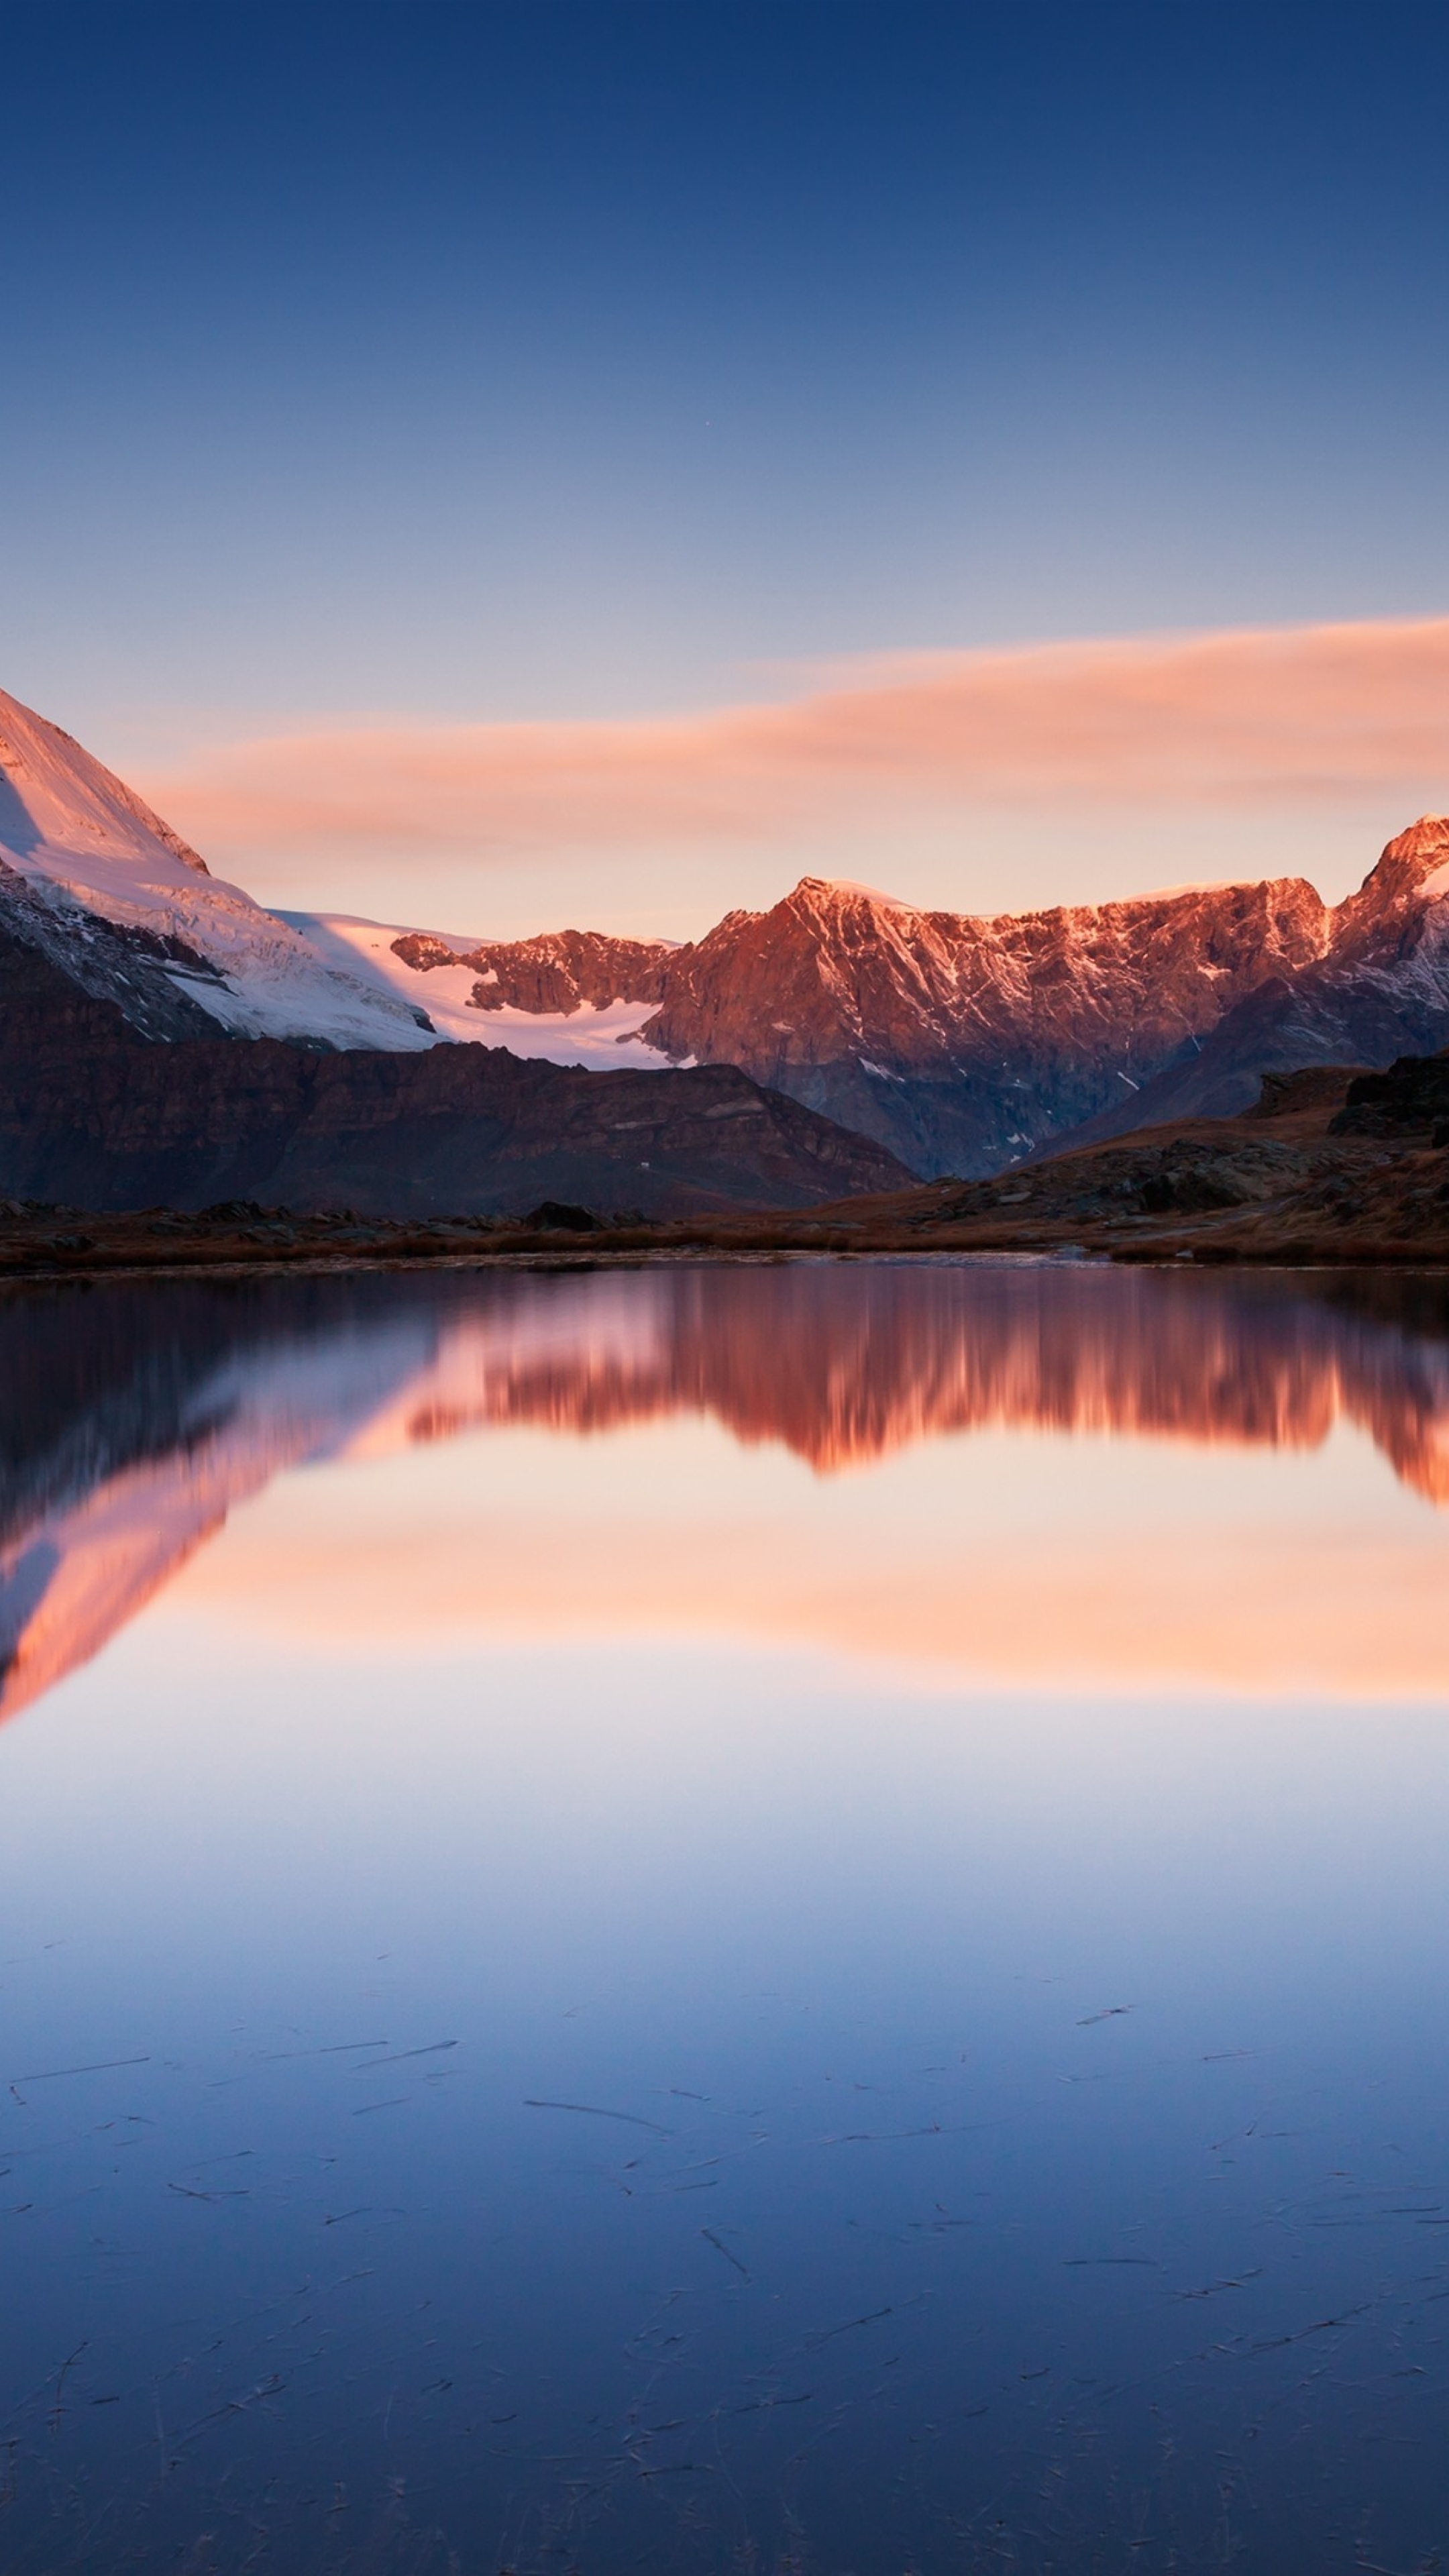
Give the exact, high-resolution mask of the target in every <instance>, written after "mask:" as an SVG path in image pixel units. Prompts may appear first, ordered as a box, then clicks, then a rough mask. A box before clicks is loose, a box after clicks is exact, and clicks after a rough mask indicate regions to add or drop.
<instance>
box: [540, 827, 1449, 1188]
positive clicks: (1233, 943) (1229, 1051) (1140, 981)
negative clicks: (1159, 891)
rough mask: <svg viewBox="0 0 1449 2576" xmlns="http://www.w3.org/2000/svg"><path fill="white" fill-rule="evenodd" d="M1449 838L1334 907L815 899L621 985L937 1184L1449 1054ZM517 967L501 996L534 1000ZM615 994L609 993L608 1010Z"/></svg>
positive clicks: (1260, 891) (1200, 897)
mask: <svg viewBox="0 0 1449 2576" xmlns="http://www.w3.org/2000/svg"><path fill="white" fill-rule="evenodd" d="M1446 898H1449V821H1446V820H1444V819H1442V818H1436V817H1433V816H1428V817H1425V818H1424V820H1422V821H1421V822H1419V823H1416V824H1414V825H1413V826H1412V827H1411V829H1410V830H1409V831H1407V832H1404V833H1401V834H1400V835H1399V837H1398V839H1397V840H1394V841H1391V842H1390V843H1389V845H1388V848H1387V849H1386V850H1385V851H1384V853H1383V856H1382V857H1381V858H1380V860H1379V862H1378V865H1377V866H1376V867H1375V868H1374V870H1373V872H1372V874H1371V875H1370V876H1369V877H1368V879H1367V880H1366V882H1365V884H1364V885H1363V887H1362V888H1361V889H1360V891H1359V892H1358V893H1357V894H1355V895H1352V896H1350V897H1349V899H1348V900H1347V902H1345V903H1342V904H1340V905H1338V906H1337V907H1336V908H1332V909H1331V908H1330V907H1329V906H1328V905H1326V904H1325V903H1324V902H1323V901H1322V899H1321V898H1320V896H1319V895H1318V894H1317V893H1316V892H1315V891H1314V889H1313V887H1312V886H1310V885H1308V884H1306V883H1305V882H1304V881H1303V880H1302V879H1301V878H1282V879H1274V880H1270V881H1268V882H1266V883H1260V884H1248V885H1237V886H1210V887H1200V888H1193V889H1190V890H1188V891H1186V892H1183V893H1180V894H1171V895H1154V896H1146V897H1142V898H1140V899H1137V900H1135V901H1129V902H1122V903H1111V904H1101V905H1096V906H1072V907H1062V908H1059V909H1057V910H1054V911H1047V912H1037V913H1026V914H1020V915H1006V916H1002V917H999V918H997V919H995V920H980V919H976V918H974V917H973V916H971V915H968V914H959V913H943V912H920V911H916V910H913V909H912V908H911V906H909V905H907V904H898V903H893V902H891V901H889V900H888V899H887V898H885V897H884V896H880V895H874V894H871V893H869V892H867V891H866V890H865V889H864V888H861V887H857V886H846V885H836V884H832V883H829V882H827V881H826V880H824V879H821V878H818V877H807V878H805V879H804V880H803V881H802V883H801V884H800V885H798V886H797V887H796V889H795V891H794V893H793V894H791V895H789V896H788V897H787V898H786V899H785V901H784V902H783V903H779V904H777V905H775V907H774V909H773V910H772V911H770V912H766V913H751V912H733V913H729V914H727V915H726V917H725V919H724V920H723V921H722V922H720V923H719V924H718V926H717V928H715V929H714V930H712V931H711V932H710V933H709V934H708V936H707V937H706V938H704V939H702V940H699V941H698V942H696V943H694V944H693V945H692V946H687V947H683V948H679V949H676V950H675V951H673V952H672V953H666V954H665V955H664V956H663V957H662V958H660V957H658V956H651V957H650V960H649V964H648V968H647V978H648V980H647V982H646V979H645V974H644V972H643V971H640V970H635V980H634V982H633V983H632V985H631V984H630V982H629V980H628V978H629V973H630V969H629V966H628V962H627V961H626V960H624V959H622V958H620V959H618V960H616V961H615V962H614V964H613V965H612V967H611V968H606V969H605V970H604V974H603V982H605V983H607V982H609V981H610V980H611V977H612V982H613V989H614V991H615V992H616V993H618V994H620V995H622V994H624V993H626V992H628V993H630V994H631V995H632V996H633V997H636V998H645V997H647V994H648V992H649V991H650V990H651V989H654V988H655V985H656V979H657V988H658V989H659V990H660V991H661V995H662V998H661V1001H660V1007H659V1009H658V1010H657V1011H656V1012H655V1013H654V1015H653V1017H652V1018H651V1019H649V1020H648V1021H646V1022H645V1024H644V1026H643V1027H642V1028H641V1029H640V1031H639V1036H640V1039H641V1040H642V1041H644V1042H646V1043H647V1044H649V1045H651V1046H655V1047H658V1048H659V1049H660V1050H661V1051H662V1052H663V1053H664V1054H665V1055H667V1056H668V1057H669V1058H670V1059H671V1060H672V1061H674V1062H681V1061H694V1062H697V1063H704V1064H715V1063H730V1064H738V1065H741V1066H743V1067H744V1069H745V1070H746V1071H747V1072H749V1073H750V1074H752V1075H753V1076H754V1078H755V1080H756V1081H759V1082H764V1083H768V1084H770V1085H772V1086H774V1087H775V1088H777V1089H779V1090H782V1091H786V1092H788V1093H790V1094H791V1095H792V1096H793V1097H794V1098H795V1099H797V1100H801V1101H805V1102H807V1103H808V1104H809V1105H810V1106H811V1107H812V1108H816V1109H819V1110H821V1111H823V1112H824V1113H825V1114H826V1115H828V1116H829V1117H832V1118H835V1119H838V1120H839V1121H840V1122H841V1123H842V1124H844V1125H847V1126H851V1127H854V1128H856V1129H858V1130H859V1131H860V1132H861V1133H862V1134H863V1135H868V1136H874V1137H876V1138H878V1139H879V1140H880V1141H881V1142H882V1143H883V1144H887V1145H889V1147H890V1148H891V1150H892V1151H893V1152H894V1153H896V1154H898V1155H899V1156H900V1157H901V1159H902V1160H903V1161H904V1162H906V1163H908V1164H909V1165H910V1167H911V1169H912V1170H913V1171H916V1172H918V1173H920V1174H922V1175H923V1176H926V1177H931V1176H934V1175H936V1174H938V1173H947V1172H953V1173H960V1174H961V1175H963V1176H965V1177H968V1178H969V1177H974V1176H979V1175H983V1174H987V1173H990V1172H993V1171H1000V1170H1002V1169H1004V1168H1006V1167H1007V1166H1009V1165H1011V1164H1014V1163H1019V1162H1022V1161H1025V1160H1027V1159H1029V1158H1030V1157H1031V1156H1032V1155H1033V1154H1037V1153H1041V1152H1043V1151H1045V1150H1048V1149H1053V1148H1055V1147H1056V1146H1058V1145H1060V1144H1062V1143H1064V1142H1066V1141H1068V1140H1071V1141H1073V1142H1075V1141H1078V1140H1079V1139H1090V1138H1093V1137H1100V1136H1111V1135H1122V1134H1127V1133H1129V1132H1130V1131H1131V1130H1132V1129H1133V1128H1135V1127H1138V1126H1142V1125H1144V1124H1147V1123H1149V1122H1150V1121H1153V1120H1155V1119H1160V1118H1167V1117H1174V1118H1176V1117H1184V1116H1222V1115H1228V1114H1231V1113H1233V1112H1235V1111H1237V1110H1239V1109H1243V1108H1246V1107H1247V1106H1248V1105H1249V1104H1250V1103H1251V1101H1252V1100H1253V1099H1254V1097H1255V1095H1256V1092H1257V1089H1258V1086H1259V1083H1260V1081H1261V1078H1262V1075H1263V1074H1264V1072H1265V1071H1269V1070H1273V1069H1279V1070H1287V1069H1291V1068H1294V1067H1297V1066H1301V1065H1307V1064H1324V1063H1338V1062H1345V1061H1346V1062H1357V1063H1362V1064H1387V1063H1388V1062H1390V1061H1391V1060H1392V1058H1393V1057H1395V1056H1396V1055H1400V1054H1404V1053H1408V1052H1424V1051H1431V1050H1432V1049H1434V1048H1435V1047H1438V1046H1441V1045H1443V1044H1444V1042H1445V1040H1446V1038H1449V899H1446ZM543 944H544V943H537V942H527V943H521V944H520V950H519V952H518V954H519V964H518V967H517V969H516V970H515V969H512V968H510V966H509V964H508V960H509V958H510V956H511V955H512V954H513V953H514V952H511V951H509V950H507V949H505V948H501V947H500V948H496V949H494V950H492V951H490V954H491V955H492V957H493V958H494V960H495V971H496V972H497V973H498V974H499V976H500V979H501V978H503V977H504V976H505V975H507V974H511V973H515V972H516V974H517V977H518V981H517V982H516V983H514V984H511V985H510V989H513V990H518V991H520V992H522V991H523V990H524V989H525V966H524V959H523V954H522V952H523V951H524V950H532V949H534V948H536V947H539V946H541V945H543ZM599 989H601V990H602V984H601V986H600V988H599Z"/></svg>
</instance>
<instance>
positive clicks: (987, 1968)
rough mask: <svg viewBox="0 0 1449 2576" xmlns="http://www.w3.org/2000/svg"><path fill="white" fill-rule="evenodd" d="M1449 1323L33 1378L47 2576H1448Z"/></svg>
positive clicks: (566, 1343) (834, 1329)
mask: <svg viewBox="0 0 1449 2576" xmlns="http://www.w3.org/2000/svg"><path fill="white" fill-rule="evenodd" d="M1446 1319H1449V1300H1446V1298H1445V1296H1444V1293H1443V1291H1442V1290H1441V1289H1440V1288H1438V1287H1436V1286H1435V1284H1434V1283H1432V1282H1429V1281H1419V1282H1414V1281H1406V1282H1403V1283H1400V1284H1399V1285H1398V1286H1395V1285H1394V1284H1393V1283H1389V1284H1387V1285H1385V1284H1383V1283H1379V1284H1375V1283H1373V1282H1369V1281H1353V1280H1340V1281H1334V1280H1332V1279H1329V1278H1326V1277H1318V1278H1313V1279H1307V1278H1305V1279H1299V1280H1296V1281H1295V1280H1293V1279H1283V1280H1277V1281H1274V1280H1266V1279H1265V1280H1260V1281H1244V1282H1240V1283H1238V1282H1232V1281H1222V1280H1218V1281H1212V1280H1208V1281H1204V1280H1195V1279H1192V1278H1179V1277H1176V1276H1172V1275H1162V1274H1143V1275H1138V1276H1120V1275H1115V1274H1103V1273H1098V1272H1094V1271H1090V1270H1085V1269H1079V1270H1073V1269H1056V1270H1048V1269H1041V1268H1028V1267H1025V1266H1016V1265H987V1266H977V1267H974V1268H971V1267H964V1266H960V1265H938V1264H921V1265H891V1264H880V1265H871V1266H862V1267H860V1268H857V1269H850V1270H846V1269H831V1268H829V1267H825V1266H817V1265H798V1266H797V1265H789V1266H786V1267H768V1268H766V1267H761V1268H758V1269H743V1270H734V1271H731V1270H725V1269H720V1270H714V1271H709V1270H696V1271H688V1270H681V1271H679V1272H676V1273H671V1274H667V1275H666V1274H660V1273H656V1272H642V1273H635V1274H625V1275H619V1274H598V1275H593V1276H591V1275H578V1276H537V1277H532V1278H513V1279H505V1278H502V1277H499V1276H497V1275H489V1274H483V1275H477V1276H470V1275H468V1274H463V1273H459V1274H452V1275H450V1276H446V1277H442V1278H433V1279H431V1280H427V1281H420V1280H412V1281H410V1280H404V1279H396V1280H393V1279H388V1278H385V1277H373V1278H360V1279H353V1280H339V1281H331V1282H326V1281H314V1282H310V1283H308V1282H292V1283H286V1282H278V1283H273V1284H270V1285H254V1286H243V1285H233V1286H231V1287H222V1286H213V1287H210V1288H206V1287H202V1286H193V1287H189V1288H188V1287H183V1286H177V1287H174V1288H167V1287H163V1286H156V1285H153V1286H152V1287H150V1288H149V1289H144V1290H143V1289H129V1288H125V1287H121V1286H117V1287H115V1288H113V1289H109V1290H104V1291H97V1292H90V1293H87V1292H82V1291H67V1292H64V1293H59V1292H57V1293H54V1294H50V1295H46V1294H44V1293H41V1294H32V1295H31V1296H29V1297H27V1298H20V1299H16V1300H14V1301H12V1302H10V1303H9V1304H7V1305H6V1306H5V1307H4V1308H3V1309H0V1395H3V1398H4V1424H5V1433H4V1437H5V1443H6V1446H5V1451H4V1478H5V1518H4V1521H3V1525H0V1527H3V1537H4V1547H3V1552H0V1613H3V1616H4V1618H5V1620H6V1622H7V1625H6V1627H5V1629H4V1642H5V1646H6V1650H7V1652H8V1655H9V1666H8V1681H7V1685H6V1687H7V1691H8V1694H9V1697H8V1705H9V1707H10V1708H11V1709H12V1710H13V1711H14V1714H13V1716H12V1717H11V1719H10V1722H9V1723H8V1724H7V1725H6V1726H5V1727H4V1729H3V1731H0V1962H3V1965H0V2105H3V2109H0V2284H3V2288H0V2297H3V2317H4V2329H3V2338H0V2565H3V2567H4V2568H5V2570H6V2571H7V2576H10V2571H16V2576H20V2571H24V2576H30V2571H45V2572H46V2576H49V2572H50V2571H52V2570H60V2569H70V2568H76V2569H85V2570H97V2571H101V2570H104V2571H110V2570H119V2569H123V2568H124V2569H131V2568H137V2569H147V2570H150V2569H156V2570H161V2569H167V2570H175V2569H181V2570H184V2571H189V2576H201V2571H204V2570H211V2569H216V2570H220V2571H227V2576H230V2572H231V2571H233V2570H236V2571H239V2570H241V2569H243V2568H248V2569H250V2568H258V2569H265V2570H278V2571H287V2576H312V2571H315V2570H338V2571H341V2570H362V2569H366V2570H371V2571H388V2576H391V2571H394V2570H408V2571H421V2570H428V2571H433V2570H438V2571H443V2570H447V2569H451V2568H458V2569H463V2570H468V2571H473V2570H480V2571H489V2576H492V2571H496V2570H501V2569H505V2568H507V2569H513V2570H516V2571H520V2576H522V2571H525V2570H527V2571H532V2570H543V2569H548V2570H555V2569H557V2570H563V2569H570V2568H578V2569H583V2570H589V2571H594V2570H597V2571H600V2576H614V2571H624V2570H633V2569H636V2568H658V2569H661V2570H673V2569H685V2570H696V2569H697V2570H700V2571H715V2570H736V2569H738V2570H752V2571H764V2570H767V2569H779V2568H791V2569H795V2568H798V2569H801V2570H810V2571H815V2570H820V2571H831V2576H836V2571H845V2570H854V2571H858V2576H900V2571H905V2570H919V2571H922V2576H927V2571H929V2576H934V2571H937V2570H940V2571H947V2570H952V2571H955V2570H977V2569H980V2570H985V2569H988V2568H989V2569H999V2568H1003V2567H1005V2568H1010V2569H1017V2570H1022V2571H1027V2570H1031V2571H1036V2570H1048V2569H1051V2570H1073V2571H1076V2570H1097V2569H1102V2570H1108V2569H1123V2570H1128V2569H1131V2570H1136V2571H1154V2576H1155V2571H1166V2570H1169V2569H1173V2570H1198V2569H1218V2568H1232V2569H1238V2570H1245V2571H1250V2576H1297V2572H1298V2571H1302V2576H1317V2571H1321V2570H1337V2569H1343V2570H1348V2569H1354V2568H1388V2569H1394V2570H1404V2571H1408V2570H1411V2569H1419V2570H1425V2569H1428V2568H1430V2567H1432V2566H1436V2565H1442V2564H1445V2563H1449V2351H1446V2344H1445V2333H1446V2328H1449V2011H1446V2002H1445V1974H1446V1970H1445V1963H1446V1958H1449V1870H1446V1860H1445V1855H1446V1851H1449V1592H1446V1575H1449V1512H1446V1510H1445V1508H1444V1506H1445V1503H1446V1501H1449V1330H1446Z"/></svg>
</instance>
